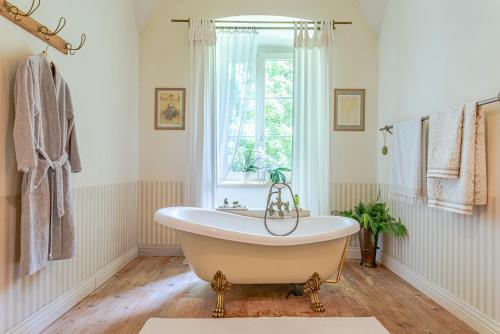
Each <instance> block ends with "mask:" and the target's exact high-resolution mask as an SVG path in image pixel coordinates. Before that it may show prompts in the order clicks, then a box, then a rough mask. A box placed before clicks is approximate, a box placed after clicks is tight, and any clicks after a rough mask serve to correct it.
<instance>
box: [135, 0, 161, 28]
mask: <svg viewBox="0 0 500 334" xmlns="http://www.w3.org/2000/svg"><path fill="white" fill-rule="evenodd" d="M161 2H162V0H135V19H136V22H137V27H138V28H139V30H143V29H144V27H145V26H146V24H147V23H148V21H149V19H150V17H151V15H153V13H154V11H155V10H157V9H158V8H159V7H160V5H161Z"/></svg>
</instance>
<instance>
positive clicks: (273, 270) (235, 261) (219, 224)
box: [155, 207, 359, 284]
mask: <svg viewBox="0 0 500 334" xmlns="http://www.w3.org/2000/svg"><path fill="white" fill-rule="evenodd" d="M155 221H156V222H158V223H160V224H162V225H165V226H168V227H170V228H173V229H175V230H176V232H177V235H178V237H179V238H180V241H181V244H182V249H183V251H184V255H185V256H186V258H187V260H188V261H189V264H190V266H191V269H192V270H193V272H194V273H195V274H196V275H197V276H198V277H199V278H201V279H202V280H205V281H207V282H210V281H212V279H213V278H214V274H215V273H216V272H218V271H221V272H222V273H224V275H225V277H227V280H228V281H230V282H231V283H233V284H279V283H304V282H306V281H307V280H308V278H310V276H311V275H312V274H313V273H318V274H319V276H320V277H321V280H322V281H325V280H327V279H328V278H330V277H331V276H333V275H334V274H336V272H337V270H338V267H339V264H340V262H341V259H342V255H343V251H344V246H345V244H346V241H347V238H348V237H349V236H350V235H352V234H354V233H356V232H358V231H359V224H358V223H357V222H356V221H355V220H352V219H350V218H344V217H337V216H321V217H307V218H301V219H300V221H299V226H298V228H297V230H296V231H295V232H294V233H293V234H291V235H289V236H286V237H277V236H272V235H270V234H269V233H268V232H267V231H266V230H265V228H264V223H263V219H260V218H252V217H244V216H239V215H234V214H230V213H225V212H219V211H213V210H205V209H198V208H190V207H171V208H165V209H160V210H158V211H157V212H156V213H155ZM294 223H295V219H290V220H281V219H275V220H268V224H269V227H270V228H271V230H273V231H276V232H278V233H282V232H285V231H287V230H289V229H291V228H292V227H293V225H294Z"/></svg>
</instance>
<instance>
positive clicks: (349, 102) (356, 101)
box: [333, 89, 365, 131]
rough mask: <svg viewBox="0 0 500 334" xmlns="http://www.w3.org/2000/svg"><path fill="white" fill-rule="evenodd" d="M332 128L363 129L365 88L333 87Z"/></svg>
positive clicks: (341, 129)
mask: <svg viewBox="0 0 500 334" xmlns="http://www.w3.org/2000/svg"><path fill="white" fill-rule="evenodd" d="M334 95H335V97H334V103H333V104H334V111H333V130H335V131H365V90H364V89H335V94H334Z"/></svg>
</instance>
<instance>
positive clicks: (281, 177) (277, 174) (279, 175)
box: [269, 167, 290, 183]
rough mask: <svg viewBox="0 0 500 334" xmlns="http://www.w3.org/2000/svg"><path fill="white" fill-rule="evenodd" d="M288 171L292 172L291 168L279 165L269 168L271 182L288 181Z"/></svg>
mask: <svg viewBox="0 0 500 334" xmlns="http://www.w3.org/2000/svg"><path fill="white" fill-rule="evenodd" d="M286 172H290V168H286V167H277V168H273V169H269V181H271V183H286V181H287V180H286V175H285V173H286Z"/></svg>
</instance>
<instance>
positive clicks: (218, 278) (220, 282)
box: [210, 271, 233, 318]
mask: <svg viewBox="0 0 500 334" xmlns="http://www.w3.org/2000/svg"><path fill="white" fill-rule="evenodd" d="M232 285H233V284H232V283H231V282H229V281H228V280H227V279H226V276H225V275H224V274H223V273H222V272H221V271H218V272H217V273H216V274H215V275H214V278H213V279H212V282H211V283H210V286H211V287H212V289H213V290H214V291H215V293H216V294H217V304H216V305H215V308H214V310H213V312H212V317H213V318H224V317H225V316H226V308H225V306H224V293H225V292H226V291H229V290H231V286H232Z"/></svg>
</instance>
